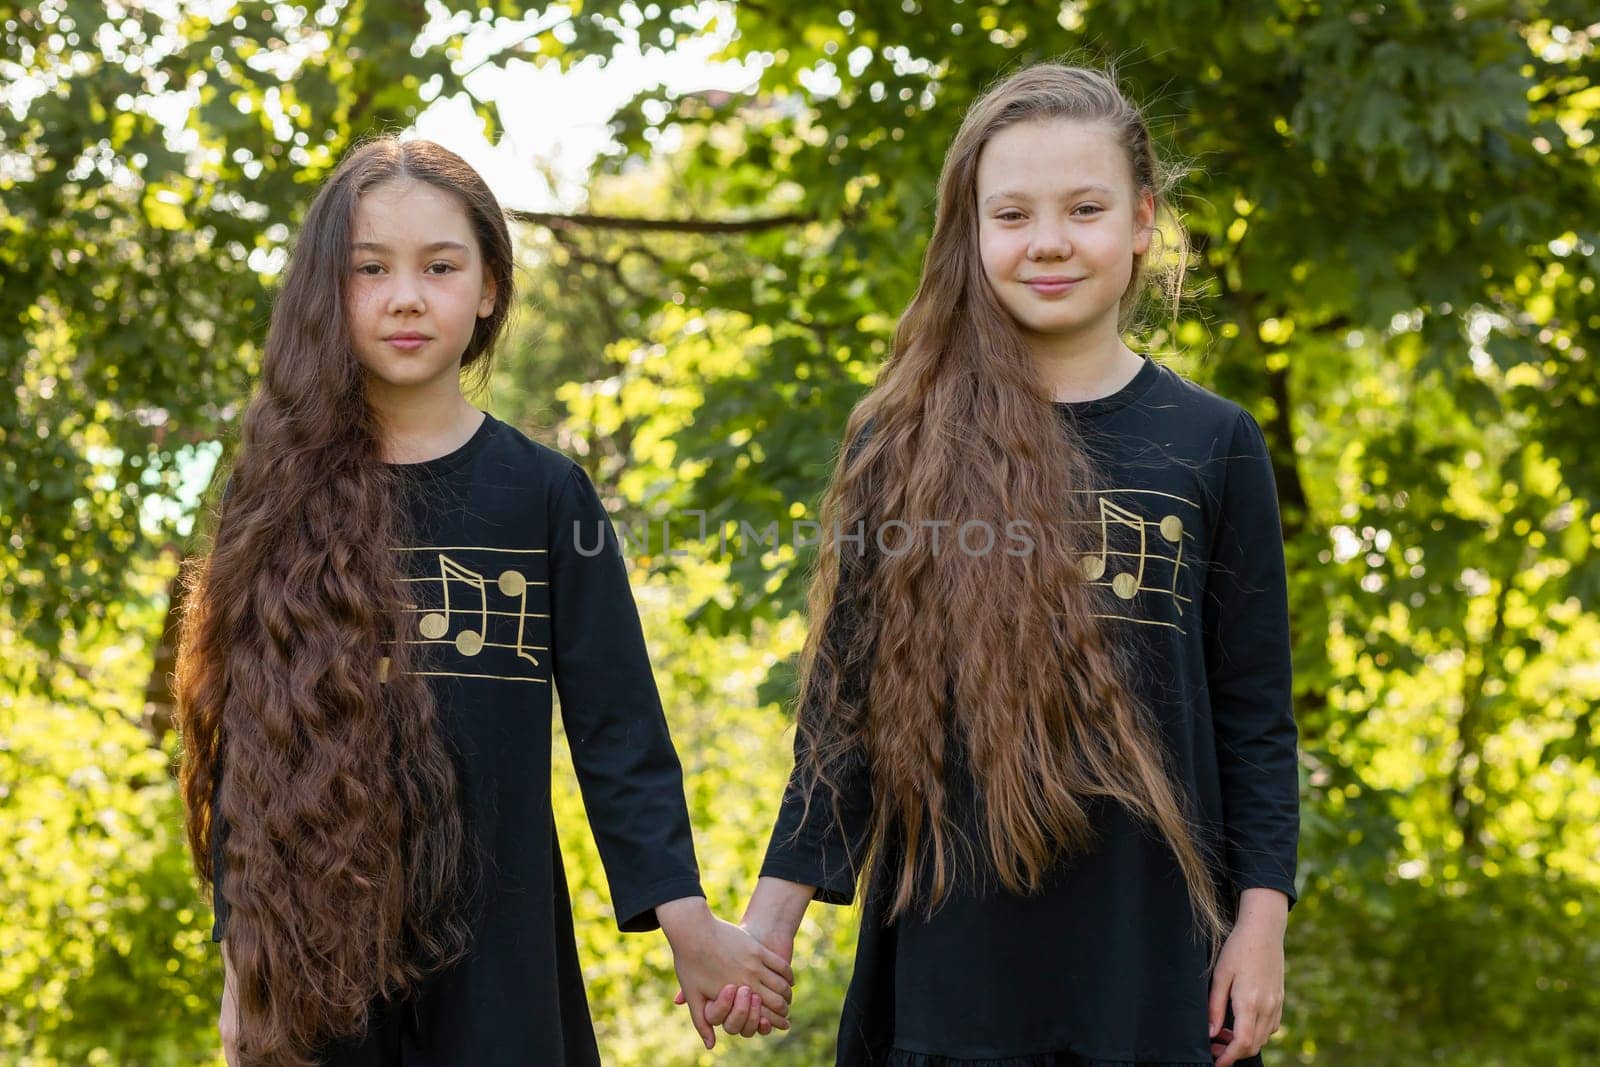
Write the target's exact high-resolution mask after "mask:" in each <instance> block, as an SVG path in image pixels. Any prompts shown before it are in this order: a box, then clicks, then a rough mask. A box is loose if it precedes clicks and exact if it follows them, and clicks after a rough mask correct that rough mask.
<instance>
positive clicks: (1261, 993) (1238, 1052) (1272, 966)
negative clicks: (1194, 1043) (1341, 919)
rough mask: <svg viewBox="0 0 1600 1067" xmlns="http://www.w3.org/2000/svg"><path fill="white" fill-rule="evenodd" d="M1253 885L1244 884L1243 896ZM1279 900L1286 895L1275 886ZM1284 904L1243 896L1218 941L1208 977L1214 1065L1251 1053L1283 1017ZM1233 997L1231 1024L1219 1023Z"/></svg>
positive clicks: (1225, 1065) (1223, 1065)
mask: <svg viewBox="0 0 1600 1067" xmlns="http://www.w3.org/2000/svg"><path fill="white" fill-rule="evenodd" d="M1253 892H1256V891H1255V890H1247V891H1246V894H1245V895H1246V896H1247V897H1248V896H1249V895H1250V894H1251V893H1253ZM1261 892H1266V893H1271V894H1272V895H1273V896H1275V897H1277V898H1278V900H1279V901H1285V902H1286V900H1287V898H1285V897H1284V896H1283V894H1281V893H1278V892H1277V891H1276V890H1262V891H1261ZM1287 922H1288V916H1287V907H1286V903H1285V904H1276V905H1273V906H1270V907H1260V908H1252V907H1251V906H1250V902H1249V901H1247V902H1246V903H1245V904H1244V906H1242V907H1241V908H1240V910H1239V918H1238V921H1237V922H1236V923H1235V924H1234V927H1233V932H1232V933H1231V934H1229V935H1228V939H1227V940H1226V941H1225V942H1223V945H1222V954H1221V956H1220V957H1219V958H1218V960H1217V970H1216V973H1215V974H1213V975H1212V977H1211V1000H1210V1004H1209V1009H1210V1022H1211V1038H1212V1041H1211V1052H1212V1055H1214V1056H1217V1057H1218V1058H1217V1061H1216V1067H1231V1065H1232V1064H1234V1063H1237V1062H1238V1061H1239V1060H1241V1059H1243V1058H1244V1057H1246V1056H1254V1055H1255V1054H1256V1053H1257V1052H1260V1051H1261V1049H1262V1047H1263V1046H1265V1045H1266V1043H1267V1038H1269V1037H1271V1036H1272V1035H1273V1034H1275V1033H1277V1032H1278V1024H1279V1023H1280V1022H1281V1021H1282V1018H1283V934H1284V928H1285V926H1286V925H1287ZM1230 1000H1231V1001H1232V1003H1233V1029H1232V1030H1228V1029H1225V1028H1224V1027H1223V1025H1222V1019H1223V1013H1224V1012H1225V1011H1226V1010H1227V1006H1228V1003H1229V1002H1230Z"/></svg>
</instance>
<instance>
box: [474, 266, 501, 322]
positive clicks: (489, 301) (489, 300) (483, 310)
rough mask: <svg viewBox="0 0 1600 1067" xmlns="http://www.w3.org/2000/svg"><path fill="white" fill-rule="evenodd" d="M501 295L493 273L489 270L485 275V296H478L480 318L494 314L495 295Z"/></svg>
mask: <svg viewBox="0 0 1600 1067" xmlns="http://www.w3.org/2000/svg"><path fill="white" fill-rule="evenodd" d="M497 295H499V294H498V289H497V288H496V286H495V283H494V277H493V275H491V274H489V273H488V272H487V271H486V272H484V275H483V296H481V297H479V298H478V318H480V319H486V318H488V317H489V316H490V315H493V314H494V308H495V297H496V296H497Z"/></svg>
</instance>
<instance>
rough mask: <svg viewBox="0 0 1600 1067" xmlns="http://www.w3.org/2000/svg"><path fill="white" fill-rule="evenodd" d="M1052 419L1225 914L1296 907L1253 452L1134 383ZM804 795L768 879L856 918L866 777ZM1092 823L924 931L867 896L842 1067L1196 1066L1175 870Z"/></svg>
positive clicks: (964, 794) (1213, 406)
mask: <svg viewBox="0 0 1600 1067" xmlns="http://www.w3.org/2000/svg"><path fill="white" fill-rule="evenodd" d="M1057 410H1058V412H1059V413H1060V415H1061V417H1062V419H1063V420H1065V421H1070V422H1072V423H1075V425H1076V427H1077V429H1078V432H1079V435H1080V437H1081V439H1082V440H1083V441H1084V443H1085V445H1086V447H1088V448H1089V450H1090V452H1091V455H1092V456H1093V458H1094V459H1095V462H1096V467H1097V469H1098V471H1099V472H1100V477H1101V482H1100V485H1099V487H1098V488H1097V489H1096V490H1095V494H1096V496H1097V506H1098V510H1099V514H1100V519H1101V528H1102V529H1103V530H1104V534H1105V541H1104V545H1103V548H1104V552H1103V553H1102V554H1101V555H1100V556H1099V560H1100V562H1099V563H1093V562H1091V564H1090V566H1091V568H1092V569H1091V572H1090V573H1091V574H1092V575H1098V581H1099V583H1100V584H1103V585H1105V586H1106V587H1107V603H1108V604H1109V605H1110V607H1109V608H1108V609H1107V614H1109V615H1111V616H1112V617H1113V618H1114V620H1115V621H1114V622H1113V624H1112V625H1113V626H1115V627H1116V628H1117V631H1118V633H1119V635H1120V636H1121V637H1123V638H1125V639H1126V640H1127V642H1129V647H1130V650H1131V652H1132V660H1133V662H1134V664H1135V667H1136V672H1135V679H1134V681H1133V683H1132V684H1133V685H1134V686H1135V688H1136V690H1137V692H1138V694H1139V695H1140V697H1141V698H1142V699H1143V700H1144V702H1145V703H1146V705H1147V706H1148V707H1149V708H1150V709H1151V710H1152V711H1153V712H1154V713H1155V715H1156V717H1157V719H1158V720H1159V722H1160V726H1161V730H1162V734H1163V739H1164V741H1165V743H1166V744H1167V745H1168V746H1169V747H1170V749H1171V751H1172V752H1173V754H1174V755H1175V757H1176V759H1175V761H1174V762H1175V765H1176V770H1177V773H1178V775H1179V777H1180V778H1181V784H1182V786H1183V787H1184V789H1185V790H1186V791H1187V792H1188V793H1189V794H1190V796H1191V797H1192V799H1193V801H1194V804H1195V807H1196V810H1197V812H1198V815H1199V817H1200V819H1201V822H1202V827H1201V829H1202V833H1203V834H1205V835H1207V840H1206V844H1207V845H1209V846H1211V847H1212V848H1213V849H1214V850H1215V852H1216V854H1217V855H1218V856H1219V858H1220V860H1221V863H1222V868H1223V869H1222V870H1221V872H1220V874H1219V882H1218V887H1219V889H1220V891H1221V893H1222V896H1223V900H1224V904H1225V907H1228V908H1230V909H1231V908H1233V907H1234V906H1235V905H1236V904H1237V901H1238V894H1239V893H1240V891H1242V890H1244V889H1247V888H1253V887H1260V886H1265V887H1270V888H1273V889H1277V890H1281V891H1282V892H1283V893H1285V894H1286V895H1287V896H1288V897H1289V902H1290V906H1291V907H1292V906H1293V903H1294V901H1295V899H1296V890H1295V852H1296V847H1297V843H1298V834H1299V788H1298V773H1297V760H1296V753H1295V748H1296V741H1297V731H1296V727H1295V723H1294V718H1293V713H1292V709H1291V703H1290V700H1291V691H1290V651H1289V631H1288V610H1287V594H1286V582H1285V575H1284V560H1283V542H1282V534H1281V529H1280V525H1279V518H1278V509H1277V497H1276V493H1275V490H1274V485H1273V478H1272V468H1271V465H1270V462H1269V460H1268V458H1267V451H1266V444H1265V442H1264V440H1263V438H1262V435H1261V431H1260V429H1259V427H1258V426H1257V425H1256V423H1255V420H1254V419H1252V418H1251V417H1250V415H1249V414H1248V413H1246V412H1245V411H1244V410H1243V409H1242V408H1240V407H1238V406H1237V405H1235V404H1233V403H1231V402H1229V401H1226V400H1223V399H1221V398H1219V397H1217V396H1215V395H1214V394H1212V393H1209V392H1207V391H1205V390H1203V389H1201V388H1199V387H1198V386H1196V385H1193V384H1192V383H1190V382H1187V381H1185V380H1184V379H1182V378H1180V377H1179V376H1178V375H1177V374H1175V373H1173V372H1172V371H1170V370H1168V369H1166V368H1164V367H1161V366H1159V365H1158V364H1156V363H1153V362H1150V361H1146V364H1145V366H1144V367H1142V368H1141V370H1140V371H1139V373H1138V374H1137V375H1136V376H1135V377H1134V379H1133V380H1132V381H1131V382H1130V383H1128V385H1127V386H1125V387H1124V388H1123V389H1121V390H1119V391H1118V392H1116V393H1115V394H1113V395H1111V396H1109V397H1105V398H1103V399H1100V400H1095V401H1090V402H1087V403H1081V404H1058V405H1057ZM836 628H837V630H838V632H839V633H842V634H847V633H848V632H849V631H850V630H851V629H852V628H853V627H852V625H851V624H850V623H849V622H848V619H847V618H844V617H836V618H835V619H834V620H831V621H830V639H834V638H833V636H832V635H833V633H834V632H835V629H836ZM845 681H846V682H847V683H848V682H849V680H848V679H846V680H845ZM855 684H861V683H860V682H859V681H857V682H856V683H855ZM954 757H955V758H953V759H952V761H951V766H950V769H949V771H948V782H947V784H948V786H949V790H950V800H949V803H950V811H951V814H952V816H953V817H954V818H955V819H956V820H957V822H958V824H960V825H962V827H963V829H964V830H966V831H967V834H968V837H969V839H971V840H981V834H978V833H977V829H978V827H977V824H976V823H975V821H974V820H975V818H976V814H977V807H976V801H977V798H976V797H975V796H974V789H973V786H972V782H971V778H970V775H969V774H967V773H966V772H965V771H964V766H963V760H962V759H961V753H960V750H959V747H957V748H956V751H955V754H954ZM801 788H802V776H801V774H800V772H799V770H798V769H797V771H796V773H795V775H794V776H793V777H792V778H791V782H790V788H789V790H788V791H787V793H786V795H785V799H784V804H783V807H782V810H781V812H780V814H779V817H778V823H777V826H776V828H775V830H774V833H773V837H772V842H771V844H770V846H769V850H768V853H767V858H766V861H765V864H764V866H763V868H762V874H763V875H766V876H770V877H777V878H783V879H787V880H789V881H793V882H798V883H801V884H804V885H814V886H816V887H817V899H819V900H822V901H824V902H827V903H834V904H848V903H850V902H851V901H852V900H853V899H854V894H855V878H854V874H853V872H854V868H855V866H856V864H857V863H858V862H859V860H860V851H861V845H862V842H863V839H864V836H865V830H866V824H867V819H868V816H869V814H870V811H871V804H872V795H871V783H870V780H869V775H868V774H867V771H866V767H865V764H864V762H863V761H861V760H859V759H858V760H857V763H856V766H855V770H854V773H852V774H850V775H849V776H848V778H847V780H846V782H845V783H844V794H843V796H842V797H841V798H840V799H841V805H840V814H841V819H840V820H839V821H835V818H834V814H833V810H832V806H831V805H830V804H827V803H813V805H812V808H811V814H810V816H809V817H808V818H806V819H804V820H802V817H801V813H802V805H801V803H800V800H799V796H800V792H801ZM819 795H821V794H819ZM1091 813H1092V814H1093V816H1094V819H1095V825H1096V829H1097V840H1096V843H1095V845H1094V846H1093V847H1092V849H1091V850H1090V851H1089V853H1088V854H1086V855H1081V856H1079V857H1076V858H1075V859H1073V860H1071V861H1070V862H1068V861H1063V862H1061V863H1059V864H1058V865H1057V868H1056V869H1055V870H1054V871H1053V873H1052V875H1051V876H1050V878H1049V880H1048V883H1047V885H1046V886H1045V887H1044V888H1043V890H1042V891H1041V892H1039V893H1037V894H1034V895H1031V896H1026V897H1024V896H1019V895H1016V894H1012V893H1009V892H1006V891H1004V890H1003V889H1001V888H998V887H997V886H996V885H995V884H994V882H993V879H983V878H973V879H968V880H967V881H966V882H965V883H964V884H962V885H959V886H958V887H957V888H956V890H955V891H954V892H953V893H952V894H951V896H950V897H949V898H948V899H947V900H946V901H945V902H944V903H943V905H942V906H941V907H940V908H939V910H938V911H936V912H935V914H934V915H933V917H932V918H931V919H928V918H924V917H922V916H921V915H920V914H913V915H910V916H903V917H901V918H900V919H898V920H896V921H895V922H893V923H886V922H885V915H886V914H887V908H886V901H885V899H884V898H885V894H884V892H883V889H884V887H883V886H882V885H878V886H873V887H869V889H868V891H867V892H865V893H864V894H863V896H864V900H863V915H862V922H861V933H860V941H859V944H858V947H857V950H856V962H855V972H854V975H853V977H852V980H851V983H850V988H849V991H848V993H847V994H846V998H845V1005H844V1013H843V1018H842V1019H841V1021H840V1027H839V1041H838V1052H837V1062H838V1063H839V1064H842V1065H851V1067H855V1065H861V1064H873V1065H877V1064H888V1065H891V1067H957V1065H960V1067H1064V1065H1070V1067H1133V1065H1136V1064H1137V1065H1160V1067H1212V1064H1213V1062H1214V1060H1213V1057H1212V1055H1211V1052H1210V1040H1209V1034H1208V1020H1207V1001H1208V997H1209V994H1210V981H1209V975H1208V974H1207V971H1206V964H1207V954H1206V950H1205V947H1204V946H1203V945H1202V944H1201V943H1200V942H1199V941H1197V940H1196V939H1195V938H1194V937H1193V935H1192V934H1191V932H1190V931H1191V928H1192V925H1193V912H1192V906H1191V904H1190V900H1189V894H1188V889H1187V886H1186V884H1185V882H1184V880H1183V878H1182V874H1181V872H1180V869H1179V867H1178V864H1177V860H1176V858H1175V857H1174V856H1173V854H1172V852H1171V850H1170V849H1169V848H1168V847H1167V846H1166V845H1165V843H1164V842H1163V841H1162V840H1161V839H1160V837H1159V836H1158V835H1157V834H1156V833H1155V832H1154V831H1153V830H1150V829H1148V828H1146V827H1144V825H1143V824H1141V823H1138V822H1136V821H1135V820H1134V819H1133V818H1132V817H1131V816H1130V815H1129V814H1128V813H1127V812H1126V810H1125V809H1123V808H1122V806H1121V805H1120V804H1117V803H1115V802H1097V803H1095V804H1094V805H1092V806H1091ZM796 831H798V833H796ZM891 851H892V845H891ZM985 881H987V882H988V883H989V884H988V885H984V884H982V883H983V882H985ZM1225 1022H1226V1024H1227V1025H1231V1017H1230V1019H1228V1020H1225ZM1240 1063H1241V1064H1259V1063H1260V1058H1259V1057H1251V1058H1248V1059H1245V1060H1241V1061H1240Z"/></svg>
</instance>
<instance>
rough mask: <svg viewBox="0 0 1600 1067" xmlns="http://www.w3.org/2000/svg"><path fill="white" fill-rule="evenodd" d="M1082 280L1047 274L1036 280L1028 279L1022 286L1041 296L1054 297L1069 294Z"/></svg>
mask: <svg viewBox="0 0 1600 1067" xmlns="http://www.w3.org/2000/svg"><path fill="white" fill-rule="evenodd" d="M1081 281H1083V279H1082V278H1068V277H1065V276H1064V275H1059V274H1049V275H1044V276H1041V277H1038V278H1028V279H1026V280H1025V281H1024V283H1023V284H1025V285H1027V286H1028V288H1030V289H1032V290H1033V291H1034V292H1036V293H1039V294H1040V295H1041V296H1055V295H1056V294H1058V293H1065V292H1070V291H1071V290H1072V289H1073V288H1074V287H1075V286H1077V284H1078V283H1079V282H1081Z"/></svg>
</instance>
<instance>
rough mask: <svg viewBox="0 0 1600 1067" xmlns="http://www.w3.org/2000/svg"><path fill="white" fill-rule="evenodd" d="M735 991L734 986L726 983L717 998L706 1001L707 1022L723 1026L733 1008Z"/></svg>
mask: <svg viewBox="0 0 1600 1067" xmlns="http://www.w3.org/2000/svg"><path fill="white" fill-rule="evenodd" d="M735 992H736V990H735V989H734V987H733V986H731V985H725V986H723V987H722V992H720V993H718V994H717V998H716V999H715V1000H709V1001H707V1002H706V1022H708V1023H710V1024H711V1025H712V1026H723V1024H724V1023H725V1022H726V1021H727V1019H728V1013H729V1012H730V1011H732V1010H733V998H734V994H735Z"/></svg>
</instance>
